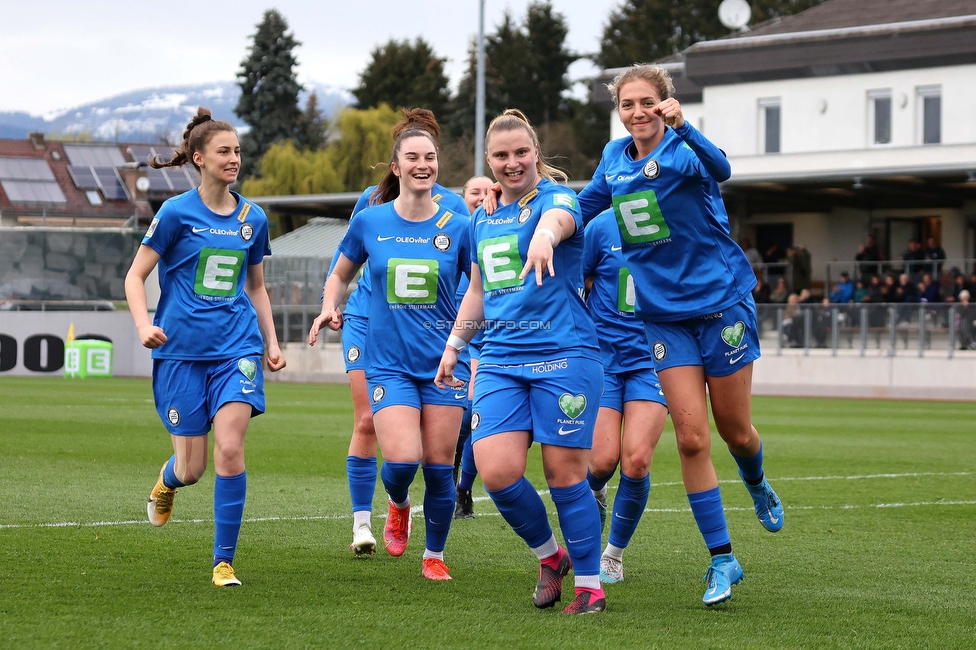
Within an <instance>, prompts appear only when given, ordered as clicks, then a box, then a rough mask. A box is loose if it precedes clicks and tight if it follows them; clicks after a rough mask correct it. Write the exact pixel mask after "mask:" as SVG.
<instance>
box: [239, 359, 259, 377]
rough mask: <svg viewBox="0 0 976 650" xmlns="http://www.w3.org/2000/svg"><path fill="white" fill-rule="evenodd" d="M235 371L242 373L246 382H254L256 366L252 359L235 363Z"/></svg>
mask: <svg viewBox="0 0 976 650" xmlns="http://www.w3.org/2000/svg"><path fill="white" fill-rule="evenodd" d="M237 369H238V370H240V371H241V372H242V373H244V376H245V377H247V380H248V381H254V377H255V376H256V375H257V372H258V364H256V363H254V360H253V359H241V360H240V361H238V362H237Z"/></svg>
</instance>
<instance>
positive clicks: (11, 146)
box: [0, 134, 153, 226]
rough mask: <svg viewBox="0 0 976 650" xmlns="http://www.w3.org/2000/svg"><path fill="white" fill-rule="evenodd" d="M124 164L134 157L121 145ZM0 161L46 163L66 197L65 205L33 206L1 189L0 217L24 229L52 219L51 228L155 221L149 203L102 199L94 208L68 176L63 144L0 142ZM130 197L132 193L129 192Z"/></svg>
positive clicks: (39, 140)
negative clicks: (132, 219)
mask: <svg viewBox="0 0 976 650" xmlns="http://www.w3.org/2000/svg"><path fill="white" fill-rule="evenodd" d="M114 146H118V147H119V150H120V151H121V152H122V155H123V156H124V158H125V160H127V161H130V160H131V157H130V156H129V155H128V153H127V152H126V147H128V146H129V145H128V144H118V145H114ZM0 157H12V158H31V159H35V160H37V159H41V160H46V161H47V164H48V167H50V168H51V171H52V172H53V174H54V178H55V180H56V181H57V183H58V185H59V186H60V188H61V191H62V193H64V197H65V202H64V203H33V202H22V201H11V200H10V197H8V196H7V195H6V193H5V192H4V191H3V187H2V186H0V213H2V214H3V216H4V218H5V220H6V219H7V218H15V219H17V221H18V223H21V224H24V225H37V223H38V221H37V220H38V218H47V217H51V218H52V221H51V222H49V225H53V224H64V223H68V224H71V223H73V224H74V225H90V226H96V225H98V226H101V225H107V224H113V223H114V224H118V225H121V224H122V223H124V222H125V221H126V220H127V219H129V217H131V216H133V215H136V216H138V217H139V219H140V220H141V221H145V220H147V219H149V218H151V217H152V215H153V209H152V207H151V206H150V204H149V202H148V201H144V200H143V201H140V200H134V201H133V200H125V201H119V200H115V201H110V200H105V199H104V198H103V200H102V205H92V204H91V202H90V201H89V200H88V197H87V196H86V194H85V191H84V190H79V189H78V188H77V187H75V183H74V181H73V180H72V178H71V175H70V174H69V173H68V165H69V164H70V161H69V160H68V156H67V155H66V154H65V151H64V147H63V146H62V143H61V142H59V141H56V140H46V139H44V138H43V137H42V136H38V135H36V134H32V135H31V136H30V137H28V138H26V139H22V140H12V139H3V138H0ZM129 192H130V194H131V193H132V189H131V188H130V190H129Z"/></svg>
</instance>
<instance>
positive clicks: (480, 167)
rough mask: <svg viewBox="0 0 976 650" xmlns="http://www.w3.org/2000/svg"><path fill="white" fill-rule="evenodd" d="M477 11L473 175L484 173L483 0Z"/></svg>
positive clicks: (482, 174)
mask: <svg viewBox="0 0 976 650" xmlns="http://www.w3.org/2000/svg"><path fill="white" fill-rule="evenodd" d="M479 5H480V9H479V13H478V72H477V81H476V85H477V95H476V97H475V106H474V175H475V176H484V175H485V0H481V1H480V3H479Z"/></svg>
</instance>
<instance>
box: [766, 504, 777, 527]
mask: <svg viewBox="0 0 976 650" xmlns="http://www.w3.org/2000/svg"><path fill="white" fill-rule="evenodd" d="M766 512H768V513H769V520H770V521H771V522H773V523H774V524H778V523H779V517H774V516H773V512H772V510H770V509H769V508H766Z"/></svg>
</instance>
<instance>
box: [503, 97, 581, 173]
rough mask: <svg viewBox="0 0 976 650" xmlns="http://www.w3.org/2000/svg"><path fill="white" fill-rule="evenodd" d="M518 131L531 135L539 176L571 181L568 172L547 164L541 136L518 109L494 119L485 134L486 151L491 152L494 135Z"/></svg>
mask: <svg viewBox="0 0 976 650" xmlns="http://www.w3.org/2000/svg"><path fill="white" fill-rule="evenodd" d="M516 129H522V130H523V131H525V132H526V133H528V134H529V138H531V140H532V144H533V145H534V146H535V150H536V151H537V152H538V153H539V158H538V160H536V163H535V169H536V171H537V172H538V173H539V176H541V177H542V178H545V179H546V180H550V181H552V182H553V183H558V182H560V181H562V182H565V181H568V180H569V175H568V174H567V173H566V172H564V171H563V170H561V169H559V168H558V167H553V166H552V165H550V164H548V163H546V161H545V158H544V157H543V155H542V147H541V146H540V145H539V136H538V135H537V134H536V132H535V129H533V128H532V125H531V124H529V118H527V117H526V116H525V114H524V113H523V112H522V111H520V110H519V109H517V108H508V109H505V112H504V113H502V114H501V115H499V116H498V117H496V118H495V119H493V120H492V121H491V124H489V125H488V130H487V131H486V132H485V151H486V152H487V151H489V150H490V147H489V142H491V136H492V135H494V134H495V133H498V132H500V131H514V130H516Z"/></svg>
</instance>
